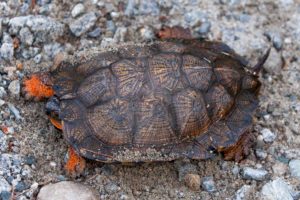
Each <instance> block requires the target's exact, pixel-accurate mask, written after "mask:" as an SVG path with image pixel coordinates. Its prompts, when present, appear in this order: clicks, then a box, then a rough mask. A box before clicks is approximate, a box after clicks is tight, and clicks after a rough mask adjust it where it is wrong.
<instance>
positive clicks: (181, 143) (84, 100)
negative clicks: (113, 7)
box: [24, 28, 269, 174]
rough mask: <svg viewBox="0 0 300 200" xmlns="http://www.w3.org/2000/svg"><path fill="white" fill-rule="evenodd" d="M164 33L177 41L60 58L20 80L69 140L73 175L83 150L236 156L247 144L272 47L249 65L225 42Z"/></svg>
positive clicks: (112, 158) (162, 157)
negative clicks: (82, 59)
mask: <svg viewBox="0 0 300 200" xmlns="http://www.w3.org/2000/svg"><path fill="white" fill-rule="evenodd" d="M170 30H171V31H174V30H176V28H175V29H170ZM170 30H168V31H170ZM176 31H178V30H176ZM179 32H180V30H179ZM164 33H166V31H165V32H160V35H161V36H165V35H164ZM168 35H170V37H171V38H173V39H169V40H161V41H157V42H152V43H149V44H144V45H130V46H123V47H120V48H119V49H118V50H112V51H107V52H102V53H99V54H98V55H97V56H95V57H93V58H92V59H88V60H87V61H85V62H77V63H76V62H75V63H74V62H66V61H63V62H61V63H60V64H59V65H58V66H57V67H55V68H54V69H52V70H51V71H49V72H44V73H36V74H32V75H31V77H30V78H28V79H26V80H25V81H24V91H25V93H26V94H25V97H26V98H32V97H34V98H35V99H36V100H41V99H45V98H46V99H48V102H47V104H46V110H47V114H48V115H49V116H50V120H51V122H52V123H53V124H54V126H55V127H57V128H59V129H62V131H63V134H64V138H65V139H66V141H67V142H68V144H69V145H70V146H71V148H70V150H69V155H70V158H69V160H68V162H67V164H66V170H67V171H68V172H69V173H71V174H72V173H80V172H82V170H83V169H84V166H85V162H84V159H83V158H82V157H84V158H88V159H91V160H96V161H101V162H149V161H170V160H174V159H179V158H184V157H186V158H190V159H208V158H211V157H213V156H215V155H216V154H217V153H221V154H223V155H224V158H225V159H235V160H240V159H241V158H242V156H243V154H244V153H245V152H246V151H247V149H248V147H249V146H250V144H251V127H252V115H253V113H254V111H255V109H256V108H257V106H258V99H257V93H258V91H259V88H260V85H261V84H260V82H259V80H258V73H259V71H260V69H261V68H262V66H263V64H264V62H265V60H266V59H267V57H268V53H269V51H268V52H267V53H266V54H265V55H264V56H263V57H262V58H261V59H260V60H259V61H258V63H257V65H256V66H254V67H252V68H250V67H247V62H245V60H244V59H243V58H242V57H241V56H238V55H237V54H236V53H235V52H234V51H233V50H232V49H231V48H229V47H228V46H227V45H226V44H224V43H221V42H209V41H200V40H197V39H190V38H185V39H178V37H180V34H179V36H177V35H176V34H175V36H174V34H173V35H172V34H168ZM181 35H182V34H181ZM174 38H175V39H174ZM60 122H61V123H60Z"/></svg>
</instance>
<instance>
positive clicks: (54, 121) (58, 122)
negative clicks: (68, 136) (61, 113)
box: [49, 117, 62, 130]
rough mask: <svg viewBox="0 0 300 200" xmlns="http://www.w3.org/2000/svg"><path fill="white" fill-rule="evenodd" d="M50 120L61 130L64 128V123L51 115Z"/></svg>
mask: <svg viewBox="0 0 300 200" xmlns="http://www.w3.org/2000/svg"><path fill="white" fill-rule="evenodd" d="M49 119H50V122H51V123H52V124H53V126H55V127H56V128H58V129H59V130H62V123H61V122H60V121H58V120H56V119H54V118H52V117H49Z"/></svg>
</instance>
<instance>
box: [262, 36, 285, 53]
mask: <svg viewBox="0 0 300 200" xmlns="http://www.w3.org/2000/svg"><path fill="white" fill-rule="evenodd" d="M265 35H266V36H267V38H268V39H269V40H270V41H272V42H273V46H274V47H275V49H277V50H280V49H281V48H282V44H283V42H282V37H281V35H280V34H279V33H278V32H272V31H268V32H266V33H265Z"/></svg>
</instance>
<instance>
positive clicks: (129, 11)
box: [124, 0, 135, 16]
mask: <svg viewBox="0 0 300 200" xmlns="http://www.w3.org/2000/svg"><path fill="white" fill-rule="evenodd" d="M134 6H135V0H128V3H127V6H126V9H125V12H124V13H125V15H127V16H132V15H133V12H134Z"/></svg>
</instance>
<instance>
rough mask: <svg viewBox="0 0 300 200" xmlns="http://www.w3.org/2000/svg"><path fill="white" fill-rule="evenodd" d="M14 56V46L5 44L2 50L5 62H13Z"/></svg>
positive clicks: (0, 53) (1, 54) (0, 51)
mask: <svg viewBox="0 0 300 200" xmlns="http://www.w3.org/2000/svg"><path fill="white" fill-rule="evenodd" d="M13 56H14V45H13V44H12V43H3V44H2V45H1V49H0V57H2V58H3V59H5V60H12V59H13Z"/></svg>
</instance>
